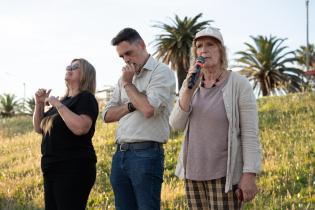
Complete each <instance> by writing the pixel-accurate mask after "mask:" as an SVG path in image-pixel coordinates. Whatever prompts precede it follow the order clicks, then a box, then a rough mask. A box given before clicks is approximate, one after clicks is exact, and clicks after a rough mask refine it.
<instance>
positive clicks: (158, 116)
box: [102, 56, 176, 143]
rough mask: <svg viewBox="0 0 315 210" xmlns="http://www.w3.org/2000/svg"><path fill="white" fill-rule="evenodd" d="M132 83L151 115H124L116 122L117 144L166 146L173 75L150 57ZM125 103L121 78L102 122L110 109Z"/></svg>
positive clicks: (125, 95) (126, 100)
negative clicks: (135, 143)
mask: <svg viewBox="0 0 315 210" xmlns="http://www.w3.org/2000/svg"><path fill="white" fill-rule="evenodd" d="M132 83H133V84H134V85H135V86H136V88H137V90H138V91H139V92H141V93H143V94H144V95H146V96H147V99H148V101H149V103H150V104H151V106H153V107H154V116H152V117H150V118H146V117H144V115H143V114H142V113H141V112H140V111H138V110H136V111H134V112H131V113H128V114H126V115H125V116H123V117H122V118H121V119H120V120H119V121H118V128H117V131H116V142H117V143H127V142H128V143H129V142H143V141H156V142H161V143H165V142H166V141H167V140H168V137H169V132H170V127H169V124H168V118H169V115H170V113H171V111H172V107H173V104H174V100H175V99H174V97H175V86H176V82H175V76H174V73H173V72H172V71H171V70H170V68H169V67H168V66H167V65H165V64H163V63H160V62H158V61H156V60H155V59H154V58H153V57H152V56H150V57H149V59H148V61H147V62H146V63H145V65H144V66H143V68H142V70H141V72H140V74H138V75H135V76H134V77H133V81H132ZM128 102H129V98H128V95H127V93H126V91H125V89H124V88H123V87H122V82H121V78H120V79H119V80H118V84H117V86H116V87H115V90H114V92H113V97H112V99H111V100H110V101H109V103H108V104H107V105H106V107H105V109H104V111H103V115H102V117H103V119H104V117H105V115H106V113H107V111H108V110H109V109H110V108H111V107H112V106H119V105H122V104H126V103H128Z"/></svg>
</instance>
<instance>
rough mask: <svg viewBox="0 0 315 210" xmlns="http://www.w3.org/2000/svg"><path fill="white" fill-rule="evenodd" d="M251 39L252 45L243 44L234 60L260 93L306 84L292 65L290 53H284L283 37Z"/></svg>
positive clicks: (296, 88)
mask: <svg viewBox="0 0 315 210" xmlns="http://www.w3.org/2000/svg"><path fill="white" fill-rule="evenodd" d="M251 38H252V39H253V41H254V44H255V45H254V46H253V45H251V44H249V43H245V45H246V46H247V50H246V51H239V52H237V53H236V54H237V55H239V56H240V57H239V58H237V59H236V61H237V62H238V63H239V65H237V67H240V68H241V73H242V74H244V75H246V76H247V77H248V78H249V80H250V81H252V82H253V85H254V89H256V90H258V94H259V95H260V94H262V95H263V96H268V95H271V94H273V95H277V93H278V91H284V92H285V93H287V92H297V91H302V90H303V88H304V87H305V86H306V82H305V76H304V72H303V71H302V70H300V69H297V68H295V67H293V66H292V65H291V66H289V64H293V63H294V62H295V61H296V58H295V57H294V52H293V51H289V52H285V50H286V48H287V46H282V44H283V42H284V41H285V40H286V39H280V38H277V37H275V36H270V37H266V36H257V37H253V36H251Z"/></svg>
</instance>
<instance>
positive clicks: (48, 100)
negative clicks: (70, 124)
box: [45, 96, 60, 107]
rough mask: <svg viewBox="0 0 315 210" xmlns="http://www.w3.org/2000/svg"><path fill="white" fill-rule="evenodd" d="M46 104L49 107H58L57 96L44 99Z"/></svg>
mask: <svg viewBox="0 0 315 210" xmlns="http://www.w3.org/2000/svg"><path fill="white" fill-rule="evenodd" d="M45 102H46V103H49V104H50V105H52V106H54V107H56V106H58V105H60V101H59V97H58V96H57V97H56V96H49V97H48V98H46V100H45Z"/></svg>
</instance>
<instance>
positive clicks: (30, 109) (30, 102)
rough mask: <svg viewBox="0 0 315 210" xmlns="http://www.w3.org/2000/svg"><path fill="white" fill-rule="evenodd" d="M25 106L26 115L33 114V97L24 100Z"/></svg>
mask: <svg viewBox="0 0 315 210" xmlns="http://www.w3.org/2000/svg"><path fill="white" fill-rule="evenodd" d="M26 104H27V107H26V112H27V114H33V112H34V109H35V98H34V97H32V98H28V99H27V100H26Z"/></svg>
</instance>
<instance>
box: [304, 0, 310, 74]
mask: <svg viewBox="0 0 315 210" xmlns="http://www.w3.org/2000/svg"><path fill="white" fill-rule="evenodd" d="M305 3H306V59H305V62H306V71H308V70H309V66H310V52H309V51H310V49H309V42H308V5H309V0H306V1H305Z"/></svg>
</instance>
